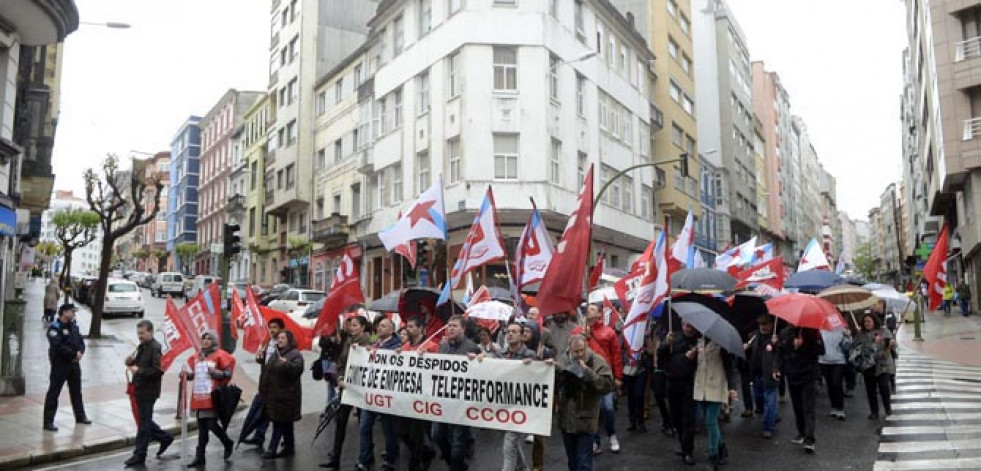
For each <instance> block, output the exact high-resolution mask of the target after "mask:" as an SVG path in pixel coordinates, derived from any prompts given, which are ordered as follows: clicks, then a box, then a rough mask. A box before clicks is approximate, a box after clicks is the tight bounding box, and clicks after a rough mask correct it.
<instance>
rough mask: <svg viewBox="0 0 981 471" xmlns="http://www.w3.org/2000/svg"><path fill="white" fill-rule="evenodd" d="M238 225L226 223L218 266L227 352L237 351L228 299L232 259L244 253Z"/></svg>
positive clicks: (223, 346)
mask: <svg viewBox="0 0 981 471" xmlns="http://www.w3.org/2000/svg"><path fill="white" fill-rule="evenodd" d="M239 229H240V227H239V225H238V224H234V223H225V226H224V234H223V242H224V244H222V251H221V261H220V262H219V264H218V276H220V277H221V313H222V314H221V330H222V332H221V338H222V349H223V350H225V351H226V352H234V351H235V340H234V339H233V338H232V336H231V333H232V332H231V330H232V329H233V328H234V327H233V326H232V321H231V301H230V299H229V298H228V272H229V268H230V264H231V260H232V257H234V256H235V255H237V254H238V253H239V252H241V251H242V238H241V237H240V236H239V235H238V231H239Z"/></svg>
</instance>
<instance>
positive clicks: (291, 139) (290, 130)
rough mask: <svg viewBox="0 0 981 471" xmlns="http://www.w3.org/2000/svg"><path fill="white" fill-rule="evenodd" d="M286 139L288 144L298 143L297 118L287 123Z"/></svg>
mask: <svg viewBox="0 0 981 471" xmlns="http://www.w3.org/2000/svg"><path fill="white" fill-rule="evenodd" d="M286 139H287V145H293V144H296V120H295V119H294V120H293V121H290V122H289V123H287V124H286Z"/></svg>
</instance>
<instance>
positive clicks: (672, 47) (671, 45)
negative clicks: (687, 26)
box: [668, 37, 678, 59]
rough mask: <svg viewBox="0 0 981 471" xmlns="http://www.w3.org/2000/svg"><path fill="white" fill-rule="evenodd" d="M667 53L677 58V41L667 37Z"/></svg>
mask: <svg viewBox="0 0 981 471" xmlns="http://www.w3.org/2000/svg"><path fill="white" fill-rule="evenodd" d="M668 55H670V56H671V57H673V58H675V59H677V58H678V43H676V42H674V39H673V38H670V37H669V38H668Z"/></svg>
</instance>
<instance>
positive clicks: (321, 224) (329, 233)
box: [310, 213, 350, 249]
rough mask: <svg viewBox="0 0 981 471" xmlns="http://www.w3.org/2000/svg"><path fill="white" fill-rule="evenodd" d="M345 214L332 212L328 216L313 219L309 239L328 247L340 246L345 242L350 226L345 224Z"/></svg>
mask: <svg viewBox="0 0 981 471" xmlns="http://www.w3.org/2000/svg"><path fill="white" fill-rule="evenodd" d="M347 219H348V218H347V216H346V215H341V214H339V213H333V214H331V215H330V216H328V217H326V218H324V219H320V220H317V221H313V227H311V229H312V230H311V234H310V240H312V241H313V242H321V243H323V244H324V245H326V246H327V248H328V249H332V248H336V247H341V246H343V245H344V244H347V241H348V235H349V234H350V226H348V224H347Z"/></svg>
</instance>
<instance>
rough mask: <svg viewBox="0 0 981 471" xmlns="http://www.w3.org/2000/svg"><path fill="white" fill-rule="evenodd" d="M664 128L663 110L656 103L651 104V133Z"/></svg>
mask: <svg viewBox="0 0 981 471" xmlns="http://www.w3.org/2000/svg"><path fill="white" fill-rule="evenodd" d="M663 128H664V112H663V111H661V109H660V108H658V107H657V105H654V104H651V133H655V132H658V131H660V130H661V129H663Z"/></svg>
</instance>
